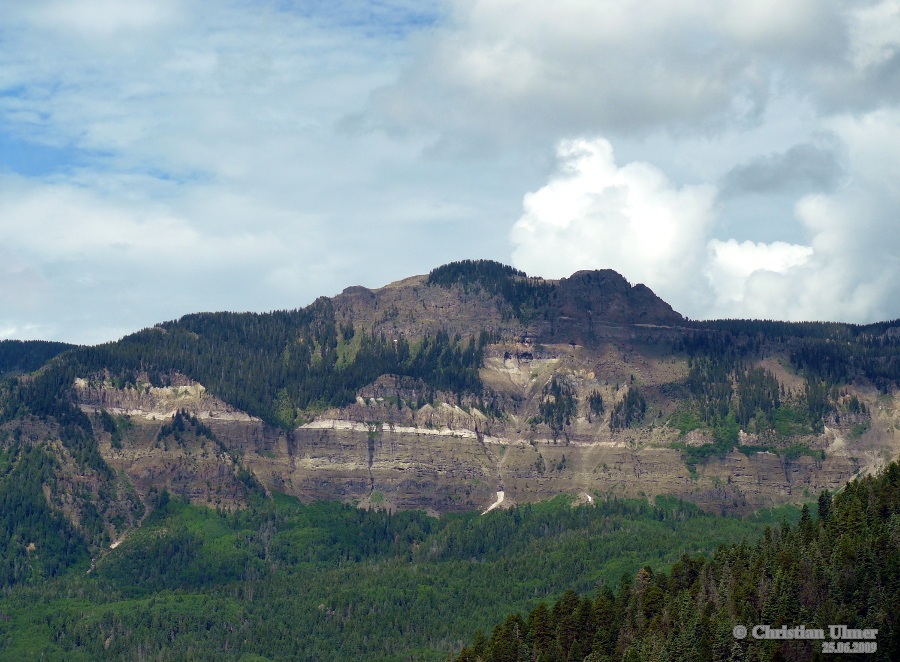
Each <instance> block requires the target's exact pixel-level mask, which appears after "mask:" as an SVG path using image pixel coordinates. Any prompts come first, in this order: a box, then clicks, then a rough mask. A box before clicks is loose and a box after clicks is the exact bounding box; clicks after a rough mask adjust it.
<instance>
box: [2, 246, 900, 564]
mask: <svg viewBox="0 0 900 662" xmlns="http://www.w3.org/2000/svg"><path fill="white" fill-rule="evenodd" d="M898 328H900V325H898V324H897V323H896V322H893V323H892V322H885V323H880V324H876V325H868V326H865V327H861V326H854V325H841V324H824V323H823V324H810V323H806V324H792V323H784V322H763V321H754V320H736V321H735V320H732V321H729V320H722V321H707V322H695V321H690V320H687V319H685V318H684V317H683V316H681V315H680V314H679V313H677V312H676V311H674V310H673V309H672V308H671V306H669V305H668V304H667V303H665V302H664V301H662V300H661V299H659V298H658V297H656V295H655V294H653V292H652V291H651V290H650V289H649V288H646V287H644V286H642V285H631V284H630V283H628V281H627V280H626V279H624V278H623V277H622V276H620V275H619V274H617V273H615V272H613V271H611V270H603V271H582V272H576V273H575V274H573V275H572V276H570V277H568V278H563V279H560V280H558V281H547V280H544V279H540V278H531V277H528V276H527V275H525V274H524V273H523V272H519V271H518V270H515V269H513V268H512V267H507V266H506V265H502V264H499V263H494V262H486V261H464V262H460V263H451V264H449V265H444V266H443V267H438V268H437V269H435V270H433V271H432V272H431V273H430V274H428V275H423V276H414V277H410V278H406V279H403V280H401V281H397V282H395V283H390V284H388V285H386V286H384V287H382V288H378V289H375V290H370V289H367V288H362V287H359V286H355V287H349V288H346V289H345V290H344V291H343V292H341V293H340V294H338V295H336V296H335V297H331V298H328V297H320V298H319V299H317V300H316V301H315V302H313V304H311V305H310V306H307V307H305V308H302V309H297V310H294V311H276V312H273V313H196V314H191V315H186V316H184V317H182V318H180V319H179V320H174V321H170V322H163V323H160V324H158V325H156V326H154V327H150V328H148V329H144V330H142V331H139V332H137V333H135V334H131V335H130V336H126V337H125V338H123V339H121V340H120V341H117V342H114V343H106V344H104V345H99V346H96V347H79V348H71V349H69V350H67V351H64V352H63V353H61V354H59V355H57V356H55V357H54V358H52V359H51V360H50V361H49V362H47V363H46V364H45V365H44V366H43V367H41V368H40V369H39V370H37V371H36V372H34V373H31V374H27V375H19V376H13V377H12V378H10V379H8V380H7V381H6V382H4V385H3V386H2V393H0V409H2V415H0V439H2V441H0V449H2V451H3V453H4V454H5V457H6V458H7V460H6V462H7V464H8V466H9V467H10V469H9V471H13V470H14V469H15V467H17V466H19V465H18V463H19V462H20V461H22V460H21V458H22V457H25V456H24V455H22V453H24V449H25V448H38V449H41V452H42V453H45V454H46V455H47V457H52V458H55V460H54V462H55V463H56V467H57V468H56V469H54V470H53V471H54V472H55V473H53V474H52V475H53V479H52V480H49V479H42V480H43V481H44V484H46V485H47V488H46V496H45V501H46V504H47V507H48V508H50V509H51V510H52V511H54V512H58V513H64V515H65V517H66V518H67V519H68V521H69V522H70V523H71V524H72V526H74V527H75V528H76V529H77V530H78V531H79V532H80V533H81V535H82V536H83V537H84V539H85V540H86V541H87V544H88V545H89V546H90V547H91V548H93V549H99V548H101V547H106V546H108V545H109V544H110V543H111V542H112V541H114V540H119V539H121V536H122V535H123V534H124V533H126V532H127V531H128V530H129V529H130V528H131V527H134V526H136V525H137V524H138V523H139V522H140V521H141V518H142V517H143V515H144V513H145V512H146V510H147V509H148V508H152V507H153V503H155V501H156V500H157V499H158V496H159V494H160V493H162V492H164V491H168V492H170V493H172V494H175V495H179V496H182V497H184V498H185V499H188V500H190V501H194V502H196V503H201V504H206V505H209V506H212V507H219V508H228V509H232V508H236V507H242V506H244V505H246V504H247V503H249V502H250V501H251V500H252V499H254V498H258V497H262V498H266V497H267V495H271V494H273V493H276V492H283V493H287V494H291V495H294V496H298V497H300V498H302V499H304V500H314V499H338V500H341V501H345V502H349V503H355V504H357V505H359V506H362V507H374V508H384V509H411V508H412V509H415V508H420V509H426V510H428V511H429V512H433V513H444V512H452V511H458V510H479V511H481V510H484V509H485V508H487V507H489V506H490V505H491V504H492V503H494V502H495V501H496V500H497V497H496V494H497V493H498V492H501V491H502V492H503V493H504V505H506V506H509V505H514V504H516V503H522V502H527V501H533V500H539V499H545V498H549V497H552V496H554V495H557V494H560V493H569V494H581V493H585V494H588V495H591V494H594V495H598V496H599V495H606V494H609V495H616V496H637V497H640V496H654V495H661V494H672V495H676V496H679V497H681V498H685V499H687V500H691V501H694V502H695V503H698V504H700V505H701V506H702V507H704V508H706V509H709V510H714V511H722V512H749V511H752V510H755V509H757V508H759V507H763V506H772V505H778V504H781V503H788V502H798V501H800V500H802V499H803V497H804V495H805V494H816V493H818V492H819V491H821V490H823V489H825V490H834V489H837V488H839V487H840V486H841V485H843V484H845V483H846V481H847V480H849V479H850V478H851V477H853V476H855V475H858V474H860V473H869V472H872V471H874V470H876V469H877V468H878V467H880V466H883V465H884V464H886V462H888V461H890V460H891V459H893V458H894V457H896V454H897V451H898V448H900V443H898V440H897V437H896V430H897V429H898V428H900V407H898V405H897V404H896V402H895V398H894V394H895V393H896V391H897V385H898V383H900V382H898V380H900V363H898V361H897V359H896V356H897V354H898V353H897V351H896V350H897V349H898V344H900V336H898V334H897V329H898ZM9 471H8V472H7V473H9ZM9 475H12V474H9ZM0 480H2V479H0ZM47 480H49V482H47ZM24 535H25V534H22V536H24ZM22 536H20V538H21V540H22V541H23V542H22V543H21V545H22V550H25V548H26V547H27V544H28V543H27V536H25V537H22ZM27 556H28V554H27V553H26V552H25V551H22V557H23V558H27Z"/></svg>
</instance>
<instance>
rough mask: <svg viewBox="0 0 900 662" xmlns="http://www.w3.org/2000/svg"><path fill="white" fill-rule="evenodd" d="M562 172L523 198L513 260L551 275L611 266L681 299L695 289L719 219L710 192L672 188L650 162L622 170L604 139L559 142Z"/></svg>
mask: <svg viewBox="0 0 900 662" xmlns="http://www.w3.org/2000/svg"><path fill="white" fill-rule="evenodd" d="M558 158H559V161H560V164H559V168H558V171H557V173H556V174H555V175H554V176H553V177H552V178H551V180H550V181H549V182H548V183H547V184H546V185H545V186H543V187H542V188H540V189H539V190H538V191H536V192H534V193H529V194H528V195H526V196H525V200H524V214H523V215H522V216H521V218H519V220H518V221H517V222H516V223H515V225H514V226H513V229H512V232H511V239H512V241H513V244H514V245H515V249H514V251H513V260H514V262H515V264H516V265H517V266H519V267H521V268H522V269H525V270H526V271H531V272H533V273H541V274H545V275H548V276H551V277H556V278H558V277H561V276H567V275H569V274H571V273H572V272H574V271H576V270H578V269H588V268H610V269H615V270H617V271H619V272H620V273H622V274H625V275H626V276H627V277H628V278H629V279H630V280H632V281H639V282H643V283H645V284H647V285H648V286H650V287H651V288H653V289H654V290H655V291H656V292H657V294H660V295H661V296H662V297H663V298H667V297H669V298H670V300H671V299H672V298H679V299H680V298H681V295H682V294H683V293H684V292H686V291H690V290H691V288H693V287H694V286H695V284H696V280H697V279H698V275H699V268H700V266H701V261H702V259H703V247H704V245H705V243H706V238H707V237H708V235H709V232H710V230H711V227H712V222H713V220H714V217H715V189H714V188H713V187H711V186H708V185H704V186H684V187H681V188H678V187H675V186H674V185H673V184H672V183H671V182H670V181H669V180H668V179H667V178H666V176H665V174H664V173H662V172H661V171H660V170H659V169H657V168H655V167H654V166H652V165H650V164H647V163H629V164H627V165H624V166H618V165H617V164H616V162H615V159H614V156H613V150H612V146H611V145H610V143H609V142H608V141H607V140H605V139H603V138H595V139H592V140H586V139H579V140H571V141H566V142H563V143H561V145H560V147H559V150H558Z"/></svg>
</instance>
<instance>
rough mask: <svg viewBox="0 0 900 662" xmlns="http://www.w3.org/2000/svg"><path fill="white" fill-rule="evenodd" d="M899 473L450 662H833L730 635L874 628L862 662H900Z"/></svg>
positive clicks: (517, 619)
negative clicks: (762, 629) (765, 629)
mask: <svg viewBox="0 0 900 662" xmlns="http://www.w3.org/2000/svg"><path fill="white" fill-rule="evenodd" d="M898 605H900V465H898V464H897V463H896V462H894V463H892V464H890V465H889V466H888V467H887V469H886V470H885V471H884V472H882V473H881V474H880V475H879V476H878V477H875V478H873V477H871V476H870V477H866V478H864V479H860V480H855V481H853V482H851V483H850V484H849V485H848V486H847V487H846V488H845V489H844V490H842V491H841V492H840V493H838V494H837V496H836V497H834V499H832V497H831V495H829V494H828V493H824V492H823V493H822V494H821V495H820V496H819V499H818V504H817V508H815V514H813V509H810V508H809V507H808V506H804V507H803V510H802V513H801V515H800V519H799V521H798V522H797V523H796V524H795V525H794V526H789V525H788V524H787V523H784V524H782V525H781V526H779V527H775V528H767V529H766V530H765V532H764V534H763V535H762V537H761V538H759V539H757V540H752V541H742V542H740V543H739V544H736V545H728V546H723V547H721V548H719V549H718V550H717V551H716V553H715V554H714V555H713V556H712V558H707V557H703V556H698V555H684V556H683V557H682V558H681V559H680V560H679V561H678V562H677V563H675V564H674V565H673V566H672V568H671V569H670V570H668V571H666V572H659V571H658V570H656V569H654V568H652V567H649V566H646V567H643V568H641V570H640V571H639V572H638V573H637V574H636V575H634V576H633V577H630V578H628V580H627V581H624V582H622V583H620V584H619V585H618V586H615V585H609V584H605V585H602V586H600V587H599V588H598V589H597V590H596V591H595V592H594V593H592V594H582V595H579V594H578V593H577V592H576V591H573V590H569V591H567V592H566V593H565V595H563V596H562V597H561V598H560V599H559V600H557V601H555V602H553V603H552V605H551V604H550V603H547V602H542V603H541V604H539V605H538V606H537V607H535V608H534V609H532V610H531V611H530V612H528V614H527V616H523V615H521V614H520V613H515V614H510V615H509V616H507V617H506V618H505V619H504V620H502V622H498V623H497V624H496V625H495V626H494V627H493V630H492V631H491V635H490V636H489V637H488V636H485V635H484V634H483V633H478V634H476V635H475V636H474V638H473V639H472V641H471V643H470V644H468V645H467V646H465V647H464V648H463V649H462V651H461V652H460V653H459V654H458V655H457V656H456V657H455V658H454V660H456V662H520V661H521V662H526V661H531V660H541V661H546V662H566V661H570V660H585V661H586V662H601V661H604V662H606V661H609V662H612V661H614V660H622V661H627V662H644V661H646V662H655V661H660V662H662V661H666V662H681V661H684V662H688V661H693V660H708V661H715V660H721V661H732V660H734V661H737V660H754V661H759V662H768V661H770V660H771V661H774V660H792V661H797V662H802V661H804V660H822V659H831V655H830V653H828V652H827V651H825V652H823V645H822V641H820V640H796V639H795V640H758V639H755V638H754V637H753V636H752V634H751V635H747V637H746V638H737V637H735V635H734V628H735V627H736V626H739V625H740V626H744V627H746V628H747V630H748V631H751V632H752V628H753V626H754V625H769V626H771V627H772V628H773V629H774V628H780V627H781V626H783V625H786V626H787V627H788V628H793V627H796V626H799V625H804V626H805V627H806V628H807V629H812V628H819V629H823V630H824V636H825V638H826V641H831V639H830V633H829V625H846V626H847V627H849V628H854V629H860V630H862V629H874V630H877V631H878V633H877V636H876V639H875V640H873V641H874V643H875V644H876V645H877V650H876V651H874V652H872V653H871V654H870V655H867V659H874V660H897V659H900V614H898V611H897V606H898Z"/></svg>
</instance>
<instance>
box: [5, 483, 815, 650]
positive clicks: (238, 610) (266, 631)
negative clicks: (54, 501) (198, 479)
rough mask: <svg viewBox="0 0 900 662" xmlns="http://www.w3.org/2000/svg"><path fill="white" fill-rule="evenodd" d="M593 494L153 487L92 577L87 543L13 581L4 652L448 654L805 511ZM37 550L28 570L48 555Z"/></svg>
mask: <svg viewBox="0 0 900 662" xmlns="http://www.w3.org/2000/svg"><path fill="white" fill-rule="evenodd" d="M595 504H596V505H593V506H580V507H573V506H572V504H571V499H570V498H568V497H559V498H557V499H554V500H553V501H550V502H544V503H538V504H533V505H525V506H521V507H518V508H515V509H512V510H509V511H502V510H497V511H494V512H491V513H490V514H488V515H486V516H480V515H478V514H477V513H466V514H457V515H449V516H445V517H442V518H441V519H435V518H432V517H428V516H426V515H425V514H424V513H421V512H400V513H397V514H394V515H389V514H387V513H384V512H376V511H366V510H359V509H356V508H354V507H352V506H349V505H341V504H338V503H335V502H318V503H313V504H308V505H304V504H301V503H300V502H298V501H297V500H296V499H293V498H291V497H287V496H284V495H279V494H276V495H275V496H274V498H273V499H265V498H263V497H261V496H260V497H257V498H255V499H254V500H253V502H252V505H251V507H250V508H248V509H244V510H238V511H233V512H227V511H221V510H220V511H216V510H212V509H208V508H204V507H198V506H192V505H189V504H186V503H184V502H183V501H181V500H180V499H178V498H176V497H174V496H170V495H168V494H166V493H159V494H157V495H156V496H155V497H154V499H153V504H152V507H153V508H155V510H154V511H153V512H152V514H151V515H150V516H149V517H148V518H147V519H146V521H145V522H144V525H143V527H142V528H141V529H139V530H135V531H133V532H132V533H131V534H129V536H128V537H127V538H126V540H125V541H124V542H123V543H122V544H121V545H120V546H119V547H117V548H116V549H115V550H113V551H110V552H109V553H105V554H103V555H102V556H100V557H99V558H97V559H96V561H95V564H94V567H93V569H92V570H91V572H90V573H89V574H86V570H87V567H88V560H87V558H86V554H85V552H84V548H83V547H81V548H77V549H76V551H77V554H78V555H79V556H78V558H77V559H76V563H75V565H74V566H72V567H71V568H70V569H69V571H68V572H65V573H58V572H57V573H46V574H45V575H44V576H43V577H40V578H38V577H36V576H35V577H31V578H28V577H21V578H20V579H19V581H18V582H17V583H16V585H14V586H12V587H10V586H7V587H6V588H5V589H4V591H3V592H2V594H0V651H2V653H0V658H2V659H23V658H28V657H29V656H43V657H45V658H47V659H63V658H65V659H66V660H120V659H163V660H180V659H197V660H238V659H240V660H247V659H258V660H265V659H269V660H277V659H292V660H347V659H359V660H397V661H400V660H409V659H422V660H426V659H427V660H445V659H446V657H447V655H448V654H451V653H454V652H456V651H458V650H459V649H460V648H461V647H462V645H463V643H464V642H465V640H466V639H467V638H468V636H469V634H470V633H471V632H474V631H475V630H476V629H479V628H481V629H484V628H487V627H489V626H490V625H491V624H492V623H493V622H495V621H496V619H497V617H498V615H500V614H503V613H505V612H507V611H511V610H522V609H526V610H528V609H532V608H534V607H536V606H537V605H538V604H540V603H541V602H542V601H546V600H554V599H556V598H557V597H558V596H560V595H562V594H563V592H564V591H565V590H566V589H567V588H569V587H574V588H575V589H577V590H578V591H590V590H591V589H592V588H593V587H594V586H596V585H597V584H598V582H599V583H601V584H603V585H610V586H615V585H617V584H618V582H619V581H620V579H621V578H622V577H623V576H627V577H632V576H634V574H635V572H637V571H638V570H639V569H640V568H641V567H643V566H645V565H649V566H651V567H652V568H654V572H657V573H662V572H663V571H665V570H666V569H668V568H669V567H671V565H672V564H673V563H675V562H677V560H678V558H679V557H680V556H682V555H683V554H684V553H685V552H690V553H692V554H693V553H697V552H698V551H704V552H707V553H711V552H712V551H713V550H714V549H715V548H716V547H717V546H719V545H721V544H731V543H737V542H739V541H740V540H741V539H743V538H745V537H748V536H750V537H754V538H755V537H758V536H759V535H761V534H762V532H763V530H764V529H765V527H767V526H777V525H778V522H780V521H781V520H782V518H784V517H787V518H788V519H789V520H790V521H797V518H798V517H799V511H798V509H796V508H793V507H785V508H782V509H779V510H778V511H765V512H761V513H759V514H757V515H755V516H753V517H750V518H746V519H739V518H734V517H726V518H723V517H720V516H716V515H711V514H708V513H704V512H702V511H700V510H699V509H698V508H697V507H696V506H693V505H691V504H688V503H684V502H681V501H677V500H675V499H671V498H658V499H657V500H656V502H655V504H650V503H647V502H646V501H635V500H622V499H615V498H609V499H604V498H603V497H602V496H600V495H597V496H596V499H595ZM59 525H60V523H59V521H58V520H52V519H47V521H46V523H45V526H46V527H47V530H48V531H55V530H60V531H62V530H64V529H60V528H58V527H59ZM44 544H45V541H44V539H40V540H38V541H37V547H36V549H35V550H34V551H33V552H32V557H31V560H32V562H33V561H34V559H36V558H38V557H45V555H48V554H50V553H51V550H49V549H48V548H45V547H44Z"/></svg>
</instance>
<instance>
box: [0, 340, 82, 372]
mask: <svg viewBox="0 0 900 662" xmlns="http://www.w3.org/2000/svg"><path fill="white" fill-rule="evenodd" d="M73 347H75V345H70V344H68V343H64V342H50V341H48V340H0V377H2V376H5V375H10V374H16V373H24V372H34V371H35V370H37V369H38V368H40V367H41V366H42V365H44V364H45V363H46V362H47V361H49V360H50V359H52V358H53V357H54V356H56V355H58V354H61V353H63V352H65V351H66V350H68V349H72V348H73Z"/></svg>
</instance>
